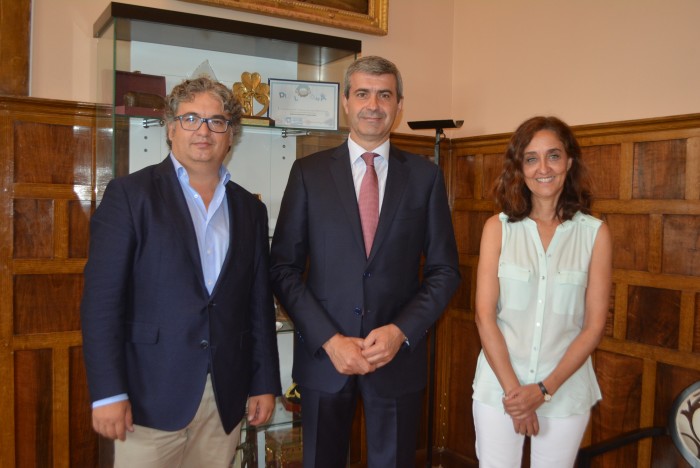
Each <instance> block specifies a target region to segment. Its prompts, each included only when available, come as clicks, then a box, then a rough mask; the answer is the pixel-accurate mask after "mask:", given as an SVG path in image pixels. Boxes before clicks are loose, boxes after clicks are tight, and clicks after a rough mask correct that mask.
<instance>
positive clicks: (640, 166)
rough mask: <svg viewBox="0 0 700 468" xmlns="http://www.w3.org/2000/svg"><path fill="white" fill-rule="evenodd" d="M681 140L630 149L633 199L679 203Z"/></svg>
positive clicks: (682, 190) (681, 190)
mask: <svg viewBox="0 0 700 468" xmlns="http://www.w3.org/2000/svg"><path fill="white" fill-rule="evenodd" d="M685 149H686V141H685V140H684V139H675V140H667V141H663V140H662V141H645V142H638V143H635V145H634V174H633V176H634V182H633V185H632V196H633V197H634V198H640V199H641V198H651V199H655V200H659V199H667V200H673V199H676V200H677V199H682V198H684V195H685V177H684V172H685Z"/></svg>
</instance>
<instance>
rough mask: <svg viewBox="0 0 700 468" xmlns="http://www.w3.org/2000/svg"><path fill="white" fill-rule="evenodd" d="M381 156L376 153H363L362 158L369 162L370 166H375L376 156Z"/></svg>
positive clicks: (366, 162)
mask: <svg viewBox="0 0 700 468" xmlns="http://www.w3.org/2000/svg"><path fill="white" fill-rule="evenodd" d="M377 156H379V155H378V154H375V153H363V154H362V160H363V161H364V162H365V164H367V165H368V166H374V158H375V157H377Z"/></svg>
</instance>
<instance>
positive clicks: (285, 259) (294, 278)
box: [270, 160, 338, 355]
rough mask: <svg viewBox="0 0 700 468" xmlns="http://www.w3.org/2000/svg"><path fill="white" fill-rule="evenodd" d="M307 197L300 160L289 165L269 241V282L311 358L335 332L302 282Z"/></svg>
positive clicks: (305, 249) (306, 243)
mask: <svg viewBox="0 0 700 468" xmlns="http://www.w3.org/2000/svg"><path fill="white" fill-rule="evenodd" d="M307 197H308V194H307V192H306V188H305V186H304V175H303V171H302V168H301V160H297V161H295V162H294V164H293V165H292V169H291V171H290V174H289V180H288V182H287V187H286V188H285V191H284V196H283V197H282V205H281V207H280V214H279V217H278V218H277V225H276V226H275V234H274V236H273V239H272V247H271V258H270V263H271V267H270V280H271V282H272V288H273V291H274V293H275V294H276V295H277V298H278V299H279V300H280V302H281V303H282V305H283V306H284V308H285V309H286V310H287V312H288V313H289V314H290V317H291V319H292V321H293V322H294V327H295V329H296V331H297V334H298V335H299V336H302V337H303V343H304V344H305V345H306V347H307V349H308V350H309V352H310V353H311V354H312V355H313V354H315V353H316V352H318V350H319V349H320V348H321V347H322V346H323V344H324V343H325V342H326V341H328V340H329V339H330V338H331V337H332V336H333V335H335V334H336V333H337V332H338V328H337V327H336V325H335V324H334V323H333V321H332V320H331V318H330V317H329V316H328V313H327V312H326V310H325V309H324V308H323V306H321V304H320V303H319V302H318V300H317V299H316V297H315V296H314V295H313V293H312V292H311V291H310V290H309V289H308V288H307V286H306V283H305V281H304V272H305V270H306V262H307V257H308V253H309V236H308V229H309V219H308V213H307V206H308V199H307Z"/></svg>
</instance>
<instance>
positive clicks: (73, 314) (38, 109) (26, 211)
mask: <svg viewBox="0 0 700 468" xmlns="http://www.w3.org/2000/svg"><path fill="white" fill-rule="evenodd" d="M95 121H96V108H95V106H94V105H88V104H79V103H71V102H63V101H49V100H42V99H32V98H12V97H7V96H3V97H0V140H1V141H2V142H3V144H2V145H1V146H0V169H1V170H0V183H1V185H2V187H1V189H0V217H1V219H2V222H1V223H0V265H1V268H0V421H2V424H0V447H2V449H0V466H2V467H8V468H9V467H32V466H36V467H69V466H70V467H72V466H81V467H82V466H97V459H98V453H97V436H96V435H95V433H94V432H93V431H92V428H91V415H90V405H89V401H88V400H89V399H88V396H87V386H86V383H85V376H84V373H85V371H84V369H83V360H82V354H81V347H80V345H81V336H80V316H79V302H80V298H81V295H82V287H83V286H82V285H83V280H82V271H83V267H84V266H85V260H86V258H85V257H86V255H87V241H88V237H89V234H88V219H89V215H90V214H91V212H92V209H93V206H94V199H95V193H96V186H95V180H96V177H93V173H94V172H95V163H94V161H95V156H94V148H95V145H96V135H97V133H96V132H95V130H94V129H95ZM111 171H112V169H111V165H110V166H107V167H106V168H104V169H102V176H101V177H102V179H101V180H104V179H106V178H107V177H106V175H105V173H108V174H110V176H109V177H111Z"/></svg>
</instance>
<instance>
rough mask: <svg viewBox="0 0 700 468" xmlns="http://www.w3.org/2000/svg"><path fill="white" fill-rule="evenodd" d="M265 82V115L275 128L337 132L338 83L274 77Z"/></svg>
mask: <svg viewBox="0 0 700 468" xmlns="http://www.w3.org/2000/svg"><path fill="white" fill-rule="evenodd" d="M268 82H269V84H270V110H269V112H268V115H269V116H270V118H271V119H273V120H274V121H275V125H276V126H278V127H290V128H307V129H313V130H338V92H339V89H340V85H339V84H338V83H330V82H324V81H299V80H282V79H277V78H270V79H269V80H268Z"/></svg>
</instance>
